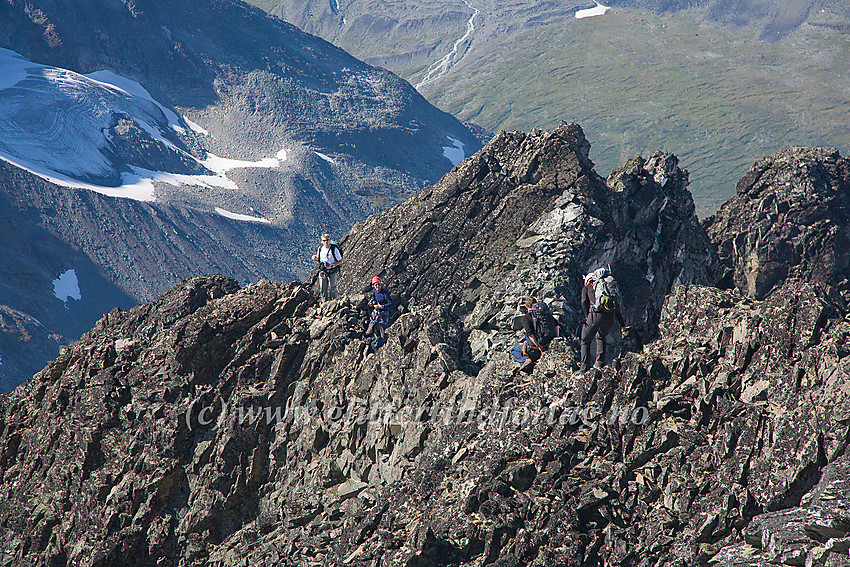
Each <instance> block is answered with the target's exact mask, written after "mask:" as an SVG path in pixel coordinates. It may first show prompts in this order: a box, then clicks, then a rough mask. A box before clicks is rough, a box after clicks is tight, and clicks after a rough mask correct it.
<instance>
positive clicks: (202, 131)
mask: <svg viewBox="0 0 850 567" xmlns="http://www.w3.org/2000/svg"><path fill="white" fill-rule="evenodd" d="M183 121H184V122H185V123H186V125H187V126H188V127H189V128H191V129H192V132H195V133H196V134H201V135H202V136H209V135H210V133H209V132H207V131H206V129H205V128H204V127H203V126H201V125H199V124H197V123H195V122H192V121H191V120H189V119H188V118H186V117H185V116H184V117H183Z"/></svg>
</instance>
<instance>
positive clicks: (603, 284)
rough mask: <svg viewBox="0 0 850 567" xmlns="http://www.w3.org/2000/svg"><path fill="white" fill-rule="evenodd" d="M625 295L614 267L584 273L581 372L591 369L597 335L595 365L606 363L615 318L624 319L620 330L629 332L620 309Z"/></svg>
mask: <svg viewBox="0 0 850 567" xmlns="http://www.w3.org/2000/svg"><path fill="white" fill-rule="evenodd" d="M621 306H622V298H621V295H620V288H619V286H618V285H617V281H616V280H615V279H614V276H612V275H611V269H610V267H605V268H599V269H597V270H594V271H592V272H590V273H589V274H587V275H586V276H585V277H584V287H583V288H582V289H581V310H582V311H583V312H584V324H583V325H582V327H581V367H580V368H579V371H580V372H586V371H588V370H590V341H591V340H593V337H594V336H595V337H596V364H594V367H595V368H602V367H603V366H605V337H606V336H607V335H608V333H609V332H610V331H611V329H612V328H613V327H614V322H615V319H616V320H617V321H619V323H620V331H621V332H623V333H625V332H626V329H627V328H628V327H626V322H625V321H624V320H623V314H622V313H621V311H620V308H621Z"/></svg>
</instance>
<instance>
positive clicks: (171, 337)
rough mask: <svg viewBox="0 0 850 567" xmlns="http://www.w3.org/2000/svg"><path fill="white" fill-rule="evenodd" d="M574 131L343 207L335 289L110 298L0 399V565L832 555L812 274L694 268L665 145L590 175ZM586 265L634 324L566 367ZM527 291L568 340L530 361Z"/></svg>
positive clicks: (812, 559)
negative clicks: (590, 358)
mask: <svg viewBox="0 0 850 567" xmlns="http://www.w3.org/2000/svg"><path fill="white" fill-rule="evenodd" d="M587 149H588V144H587V141H586V140H585V138H584V135H583V134H582V132H581V129H580V128H579V127H578V126H576V125H574V124H564V125H562V126H561V127H559V128H558V129H556V130H554V131H552V132H540V131H536V132H532V133H529V134H522V133H516V132H515V133H505V134H501V135H499V136H498V137H497V138H496V139H495V140H493V141H492V142H491V143H490V144H488V145H487V146H486V147H485V148H484V149H482V150H481V152H479V153H478V154H477V155H476V156H475V157H473V158H471V159H469V160H467V161H466V162H464V163H463V164H461V165H460V166H458V167H457V168H455V169H454V170H453V171H452V172H451V173H449V174H448V175H447V176H446V177H445V178H444V179H443V180H442V181H440V182H439V183H437V184H435V185H434V186H432V187H430V188H427V189H426V190H425V191H423V192H422V193H420V194H418V195H416V196H414V197H412V198H411V199H410V200H409V201H407V202H406V203H403V204H401V205H398V206H397V207H394V208H392V209H389V210H387V211H385V212H384V213H381V214H379V215H376V216H374V217H371V218H370V219H368V220H366V221H364V222H363V223H360V224H358V225H356V226H355V227H354V229H353V230H352V232H351V233H350V234H349V236H348V237H347V238H346V239H344V240H343V241H342V242H341V245H342V246H343V248H344V250H345V253H346V260H345V262H344V266H345V268H344V270H343V272H342V273H341V276H340V278H341V283H340V286H341V290H342V291H343V294H342V296H341V297H340V299H338V300H334V301H330V302H327V303H325V304H319V302H318V299H317V297H316V295H315V294H314V293H313V291H312V290H311V289H310V288H309V286H305V285H302V284H299V283H293V284H288V285H286V284H278V283H274V282H269V281H260V282H257V283H253V284H250V285H247V286H245V287H243V288H239V286H238V285H237V284H236V282H235V281H234V280H232V279H229V278H225V277H221V276H216V277H198V278H192V279H188V280H185V281H183V282H181V283H180V284H179V285H177V286H175V287H173V288H172V289H171V290H169V291H168V292H166V293H165V294H164V295H163V296H161V297H160V298H159V299H158V300H156V301H155V302H153V303H151V304H146V305H139V306H137V307H134V308H132V309H130V310H129V311H120V310H115V311H113V312H110V313H109V314H108V315H106V316H105V317H104V318H103V319H102V320H101V321H100V322H99V323H98V324H97V325H96V326H95V327H94V328H93V329H92V330H91V331H89V332H88V333H87V334H86V335H84V336H83V338H82V339H81V340H80V341H79V342H78V343H76V344H74V345H72V346H70V347H68V348H66V349H64V350H63V352H62V354H61V355H60V356H59V358H58V359H57V360H56V361H54V362H53V363H51V364H50V365H49V366H48V367H47V368H45V369H44V370H43V371H42V372H41V373H39V374H38V375H37V376H35V377H34V378H33V379H32V380H30V381H29V382H27V383H25V384H24V385H22V386H21V387H20V388H18V389H17V390H15V391H14V392H12V393H11V394H9V395H5V396H3V397H0V471H2V472H0V511H2V515H0V525H2V530H0V549H3V550H4V553H5V556H3V559H2V561H5V562H6V563H5V564H10V565H11V564H14V565H47V564H50V565H75V566H76V565H82V566H111V565H151V566H153V565H174V566H176V565H199V566H200V565H220V566H236V565H245V564H248V565H341V564H346V565H363V566H367V565H398V566H402V565H403V566H419V565H463V566H472V565H501V566H520V565H529V566H530V565H534V566H544V565H545V566H552V565H563V566H567V565H569V566H574V565H600V564H622V565H703V564H707V563H709V562H711V561H713V562H714V563H716V564H720V565H744V564H747V565H752V564H757V565H768V564H771V563H785V564H813V565H815V564H829V565H833V564H835V565H838V564H843V563H842V562H846V561H847V549H848V546H847V545H846V543H845V542H846V539H847V535H848V529H850V528H848V525H847V523H846V521H845V520H844V516H843V515H842V514H843V512H842V510H844V509H845V508H846V507H847V503H848V499H847V498H848V497H847V491H846V487H845V484H846V482H844V480H843V478H844V476H846V474H844V473H845V471H846V470H847V467H848V465H847V458H846V457H845V456H844V455H845V450H846V447H847V441H848V439H850V435H848V434H850V428H848V420H847V416H848V415H850V398H848V397H847V395H846V394H845V393H844V392H845V390H846V387H847V380H848V372H847V371H848V366H847V361H848V360H850V359H848V358H847V354H848V353H850V338H848V337H850V323H848V322H847V320H846V319H845V316H846V315H847V311H846V309H845V308H844V307H843V304H842V303H841V302H840V301H838V300H837V299H836V293H835V292H834V291H835V290H834V289H833V288H832V287H831V285H832V284H829V283H824V282H823V281H821V280H818V279H817V278H816V277H814V276H813V275H812V274H813V273H812V272H809V271H806V270H800V271H798V272H795V274H796V275H795V277H793V278H790V277H789V278H788V279H786V280H785V282H784V283H783V284H782V285H779V286H776V287H774V289H773V290H772V291H770V292H769V293H767V294H766V295H765V296H764V298H763V299H760V298H755V297H751V296H748V295H746V294H744V293H741V290H739V289H738V288H736V287H730V288H729V289H720V288H718V287H714V286H712V285H711V284H712V282H714V279H715V277H716V275H717V273H718V272H722V271H723V269H724V268H723V265H721V264H719V263H718V262H719V261H718V260H717V254H716V252H715V249H716V248H715V247H716V246H720V247H721V260H720V262H722V261H725V260H724V258H725V257H726V256H724V252H723V249H722V243H723V242H726V241H727V240H728V239H729V238H731V237H732V235H731V234H729V233H726V232H724V231H723V230H720V229H717V227H719V226H720V225H719V224H713V225H711V226H713V227H715V229H717V230H713V231H712V232H711V235H712V238H713V240H710V239H709V237H708V235H707V234H706V233H705V231H704V230H703V228H702V227H701V226H700V224H699V222H698V221H697V219H696V217H695V216H694V211H693V202H692V200H691V198H690V194H689V193H688V191H687V188H686V186H687V172H685V171H683V170H681V169H680V168H679V167H678V163H677V159H676V158H675V156H673V155H670V154H663V153H658V154H654V155H652V156H650V157H649V158H646V159H644V158H635V159H633V160H630V161H629V162H628V163H627V164H626V165H625V166H623V167H622V168H620V169H618V170H616V171H614V172H613V173H612V174H611V175H610V176H609V177H608V179H607V181H606V180H603V179H602V178H601V177H599V176H598V175H597V174H596V173H595V172H594V171H593V168H592V164H591V163H590V161H589V160H588V152H587ZM818 152H820V150H812V151H809V150H805V151H804V150H796V151H795V152H794V153H792V154H789V155H788V159H792V160H793V159H800V160H802V162H803V163H810V164H811V165H812V167H809V168H795V169H794V171H795V172H796V173H795V177H794V180H795V182H799V183H800V184H802V185H805V184H806V183H807V180H808V182H810V183H812V184H816V182H817V179H819V177H818V172H819V171H822V168H824V167H826V168H828V167H829V165H830V163H838V162H839V161H840V158H838V156H837V155H836V156H835V159H836V160H838V161H830V158H829V157H828V156H829V155H832V154H828V153H827V154H819V155H821V157H814V158H812V160H813V161H808V162H807V161H806V160H807V159H809V158H807V157H806V156H807V155H810V156H817V155H818ZM815 166H816V167H815ZM762 178H763V179H765V180H768V179H769V177H764V176H762ZM779 189H781V188H779V187H773V188H771V187H768V186H764V187H763V188H762V189H761V192H762V193H764V194H765V195H768V194H770V193H771V192H773V191H775V190H779ZM800 195H801V197H800V199H801V200H804V199H805V198H811V199H817V198H819V197H818V196H817V195H816V194H815V193H812V192H808V193H802V192H801V193H800ZM806 196H808V197H806ZM798 204H799V206H800V207H804V204H803V203H802V202H799V203H798ZM761 206H762V202H761V201H760V200H759V199H757V198H753V199H751V200H749V201H741V203H740V208H739V209H738V213H737V215H738V216H740V217H741V218H746V215H750V214H755V213H754V211H758V210H759V207H761ZM822 222H823V224H822V228H823V229H824V230H826V231H828V230H840V227H837V226H835V227H833V228H832V229H830V228H829V225H830V224H831V223H832V222H833V221H832V220H831V217H830V216H829V215H826V216H824V217H823V220H822ZM763 238H764V236H763ZM763 244H765V245H767V243H763ZM599 263H605V264H611V268H612V270H613V271H614V273H615V274H616V275H617V276H618V278H619V279H620V280H621V287H622V291H623V296H624V301H625V303H626V305H627V307H628V309H627V313H626V316H627V318H628V319H629V322H630V323H632V324H634V325H635V326H637V327H638V328H639V331H640V335H641V341H631V342H629V341H624V345H623V346H624V347H628V348H623V349H621V350H620V352H619V355H618V357H617V359H616V360H615V361H614V362H613V363H612V364H611V365H610V366H607V367H604V368H602V369H599V370H592V371H590V372H588V373H585V374H578V373H576V372H575V369H576V352H575V347H576V344H575V342H574V340H573V338H572V333H573V329H572V328H571V326H572V325H573V324H575V323H576V322H577V320H578V316H577V315H576V314H575V312H576V310H577V309H578V305H577V299H576V294H577V291H578V286H579V285H580V281H581V275H582V274H583V273H584V272H585V271H586V270H587V269H589V268H593V267H596V266H597V264H599ZM374 274H380V275H381V277H382V278H383V280H384V281H385V282H386V284H387V286H388V287H389V289H390V290H391V291H392V292H393V294H394V296H395V297H396V298H397V299H398V300H399V302H400V303H401V304H402V307H403V309H400V313H398V314H397V315H396V316H395V317H394V318H393V322H392V324H391V326H390V327H389V335H388V340H387V343H386V345H385V346H383V347H382V348H380V349H379V350H377V352H373V351H372V349H371V348H370V347H369V346H368V345H366V344H365V343H363V342H362V341H360V340H358V339H359V335H360V331H361V330H362V323H363V319H364V316H365V312H364V311H363V308H364V307H365V297H364V296H363V295H362V294H361V293H360V292H361V291H362V288H363V287H365V286H367V285H368V283H369V279H370V278H371V276H373V275H374ZM529 293H535V294H537V295H538V297H539V298H540V299H543V300H546V301H549V302H550V304H551V305H553V306H554V307H553V310H554V309H555V308H557V311H558V313H559V315H560V316H561V317H562V321H563V322H564V327H565V335H566V336H562V337H559V338H556V339H555V340H554V341H553V343H552V345H551V347H550V348H549V350H548V351H547V352H546V354H545V355H544V356H543V358H542V359H541V360H540V361H539V362H538V363H537V364H536V366H535V367H534V368H533V370H532V371H531V372H530V373H529V374H528V375H525V374H519V373H517V372H516V368H517V364H516V363H515V362H514V361H513V360H512V359H510V357H509V355H508V354H507V352H506V351H505V348H506V347H507V346H509V345H511V344H515V343H516V342H518V341H519V339H520V334H519V333H518V332H517V331H515V330H514V329H513V325H512V323H513V319H514V317H515V316H516V315H517V314H518V313H519V312H518V309H517V307H518V304H519V302H520V301H521V299H522V298H523V296H524V295H526V294H529ZM641 342H644V343H645V344H640V343H641ZM629 351H634V352H629Z"/></svg>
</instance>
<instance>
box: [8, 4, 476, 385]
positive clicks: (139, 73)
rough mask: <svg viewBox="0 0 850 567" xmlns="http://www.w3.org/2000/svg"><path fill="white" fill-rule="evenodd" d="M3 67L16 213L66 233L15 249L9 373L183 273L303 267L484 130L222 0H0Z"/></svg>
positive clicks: (243, 275) (280, 273)
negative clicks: (69, 291)
mask: <svg viewBox="0 0 850 567" xmlns="http://www.w3.org/2000/svg"><path fill="white" fill-rule="evenodd" d="M0 71H2V74H0V77H2V78H0V132H2V134H0V159H2V160H3V163H2V165H3V167H2V171H0V187H2V191H3V193H4V194H5V195H6V196H7V198H8V199H9V200H10V202H11V203H12V207H11V208H10V209H9V210H8V211H7V213H8V215H9V216H8V217H7V219H8V221H9V223H10V224H9V225H8V227H7V228H4V231H9V230H11V227H12V226H16V227H19V230H20V231H22V232H23V233H29V232H31V231H36V232H37V231H46V233H45V234H44V238H45V241H46V242H54V243H55V246H53V247H38V246H31V245H28V244H27V243H26V241H25V240H23V239H19V238H13V239H12V240H13V241H14V242H12V243H11V244H13V245H11V246H10V247H9V248H7V249H5V250H4V255H5V256H6V261H7V262H8V263H9V264H10V265H15V266H17V267H16V268H15V271H14V272H9V273H15V274H16V275H15V276H14V277H13V276H9V277H8V278H7V280H6V281H5V282H4V285H3V286H2V289H3V290H4V295H3V296H0V305H3V306H4V307H3V309H5V310H6V312H7V313H14V314H15V315H14V317H13V318H12V319H10V320H9V321H14V322H4V324H3V330H4V333H7V335H5V336H4V341H5V343H4V345H3V352H2V353H0V356H2V357H3V359H2V362H0V383H2V386H1V387H2V388H4V389H8V388H10V387H12V386H14V385H16V384H18V383H20V382H21V381H23V380H24V379H26V378H28V377H29V376H30V375H31V374H32V372H34V371H37V370H38V369H39V368H41V367H42V365H43V364H44V363H46V362H47V361H48V360H50V359H52V358H54V357H55V356H56V353H57V350H56V348H57V347H56V345H57V344H61V343H63V342H67V340H72V339H75V338H76V337H77V336H79V333H80V332H82V330H84V329H86V328H89V327H90V325H91V324H93V322H94V321H96V320H97V319H98V318H99V317H100V316H101V315H102V314H103V313H104V312H105V311H106V310H108V309H110V308H111V307H114V306H121V307H123V308H127V307H129V306H130V305H132V304H135V303H137V302H139V301H149V300H151V299H153V298H154V297H156V296H158V295H159V294H160V293H162V291H163V290H165V289H166V288H167V287H169V286H171V285H173V284H174V283H175V282H176V281H179V280H180V279H182V278H185V277H188V276H189V275H193V274H197V273H223V274H227V275H230V276H233V277H235V278H238V279H239V280H240V281H243V282H247V281H255V280H257V279H260V278H262V277H269V278H274V279H294V277H295V274H298V273H304V272H306V271H307V270H308V269H309V267H310V263H309V262H310V261H309V258H310V256H311V253H312V250H313V247H314V246H316V245H317V242H318V238H317V237H318V235H319V234H321V233H322V232H326V231H327V232H332V233H335V234H341V233H344V232H345V231H346V230H347V229H348V228H349V227H350V226H351V224H352V223H353V222H355V221H356V220H359V219H362V218H364V217H365V216H366V215H367V214H369V213H371V212H374V211H376V210H379V209H381V208H383V207H385V206H388V205H390V204H393V203H395V202H398V201H399V200H401V199H402V198H404V197H405V196H406V195H409V194H410V193H411V192H413V191H415V190H418V189H420V188H421V187H423V186H424V185H425V184H426V183H429V182H433V181H435V180H437V179H439V177H440V176H441V175H442V174H443V173H445V172H446V171H448V170H449V169H450V168H451V167H452V166H453V165H454V164H455V163H457V162H459V161H460V160H461V159H463V157H465V155H468V154H469V153H471V152H473V151H475V150H476V149H477V148H478V147H480V143H479V141H478V140H477V138H475V136H473V134H472V133H471V132H470V131H469V129H467V128H466V127H465V126H463V125H462V124H460V123H459V122H458V121H457V120H456V119H454V118H453V117H451V116H450V115H448V114H446V113H444V112H441V111H439V110H437V109H436V108H434V107H433V106H431V105H430V104H429V103H428V102H427V101H425V99H424V98H422V97H421V96H420V95H419V94H418V93H417V92H416V91H415V90H414V89H413V88H411V87H410V85H408V84H407V83H406V82H404V81H402V80H400V79H399V78H397V77H396V76H394V75H393V74H391V73H389V72H387V71H384V70H381V69H376V68H374V67H370V66H368V65H366V64H364V63H362V62H360V61H358V60H356V59H354V58H353V57H351V56H350V55H348V54H347V53H345V52H344V51H342V50H340V49H338V48H336V47H334V46H332V45H330V44H328V43H327V42H325V41H323V40H321V39H319V38H316V37H313V36H309V35H307V34H305V33H303V32H301V31H299V30H298V29H297V28H295V27H293V26H291V25H289V24H286V23H284V22H281V21H280V20H278V19H275V18H271V17H269V16H267V15H266V14H264V13H263V12H261V11H259V10H257V9H254V8H251V7H249V6H247V5H244V4H241V3H238V2H231V1H228V0H198V1H193V2H189V3H162V2H153V1H150V2H145V1H142V2H126V3H122V2H106V1H100V0H91V1H85V2H79V3H75V5H74V6H73V7H71V6H66V5H64V4H61V3H55V2H50V1H47V0H45V1H43V2H20V1H17V0H12V1H9V2H3V3H2V4H0ZM95 193H101V194H102V195H106V196H107V197H126V198H127V199H117V200H111V199H109V198H101V196H100V195H96V194H95ZM15 215H19V217H20V218H18V219H17V222H12V218H13V217H14V216H15ZM23 219H27V220H31V221H33V222H35V223H36V227H33V228H32V229H24V228H20V227H21V226H22V225H21V222H22V221H23ZM59 251H67V253H61V254H60V253H59ZM71 251H73V252H71ZM83 266H88V267H87V268H83ZM71 270H74V271H73V272H72V271H71ZM65 274H67V276H66V275H65ZM74 275H76V276H77V278H78V279H77V281H76V284H77V286H78V288H79V289H78V290H77V289H74V294H73V295H71V296H70V298H69V296H68V295H62V293H59V294H54V293H53V290H52V287H53V284H52V282H53V281H54V280H56V281H58V282H59V284H58V285H60V287H61V286H62V285H65V282H66V280H63V279H62V277H66V278H72V276H74ZM67 282H68V285H71V284H72V283H73V282H72V281H71V279H68V280H67ZM113 300H114V301H113ZM9 316H10V317H11V315H9ZM25 321H26V323H25ZM22 328H26V329H28V330H27V331H26V332H24V331H21V330H20V329H22ZM35 336H38V337H39V338H38V339H37V340H36V339H32V340H31V337H35ZM6 339H8V340H6Z"/></svg>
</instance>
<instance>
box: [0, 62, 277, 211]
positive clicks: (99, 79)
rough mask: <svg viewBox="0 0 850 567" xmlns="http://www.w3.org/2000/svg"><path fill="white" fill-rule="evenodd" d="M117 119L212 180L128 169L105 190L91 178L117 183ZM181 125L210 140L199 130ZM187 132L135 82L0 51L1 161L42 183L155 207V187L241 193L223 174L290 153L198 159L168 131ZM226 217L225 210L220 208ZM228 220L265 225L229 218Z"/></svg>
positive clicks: (192, 124) (260, 165) (268, 162)
mask: <svg viewBox="0 0 850 567" xmlns="http://www.w3.org/2000/svg"><path fill="white" fill-rule="evenodd" d="M115 115H123V116H129V117H130V118H132V119H133V121H134V122H135V123H136V124H138V125H139V127H141V128H142V129H143V130H144V131H145V132H147V133H148V134H149V135H150V136H151V138H153V139H154V140H156V141H158V142H160V143H162V144H163V145H165V146H166V147H167V148H169V150H171V151H173V152H175V153H180V154H181V155H183V156H187V157H190V158H191V159H195V161H198V163H200V164H201V165H203V166H204V167H206V168H207V169H209V170H211V171H213V172H215V175H187V174H180V173H174V172H169V171H154V170H149V169H145V168H140V167H132V166H131V167H130V169H131V171H130V172H126V171H122V172H120V180H121V182H120V184H119V185H117V186H114V187H113V186H107V185H102V184H98V183H96V182H93V181H92V180H93V179H97V178H104V177H111V176H114V174H115V173H116V172H115V169H114V164H113V163H112V162H111V161H110V159H109V157H108V153H109V149H110V145H111V140H110V136H109V128H110V125H111V123H112V121H113V120H114V117H115ZM183 123H184V124H186V125H187V126H188V127H189V129H190V130H192V131H193V132H195V133H197V134H201V135H204V136H208V135H209V132H207V130H206V129H205V128H203V127H202V126H201V125H199V124H196V123H195V122H192V121H190V120H188V119H186V118H183ZM172 130H173V131H175V132H178V133H180V134H185V133H186V128H184V127H183V126H181V119H180V117H179V116H178V115H177V114H176V113H175V112H174V111H172V110H170V109H168V108H167V107H165V106H164V105H162V104H160V103H159V102H158V101H156V100H155V99H154V98H153V97H152V96H151V94H150V93H149V92H148V91H147V90H146V89H145V88H144V87H143V86H142V85H140V84H139V83H137V82H136V81H133V80H131V79H128V78H126V77H122V76H120V75H118V74H116V73H114V72H112V71H106V70H104V71H97V72H94V73H90V74H88V75H80V74H78V73H74V72H73V71H68V70H65V69H58V68H54V67H48V66H45V65H40V64H38V63H33V62H32V61H29V60H27V59H25V58H24V57H22V56H21V55H19V54H17V53H15V52H14V51H10V50H7V49H0V132H2V134H0V159H3V160H5V161H7V162H9V163H11V164H12V165H15V166H17V167H19V168H21V169H25V170H27V171H29V172H31V173H33V174H35V175H37V176H39V177H41V178H42V179H45V180H46V181H49V182H51V183H54V184H56V185H61V186H64V187H69V188H78V189H88V190H91V191H95V192H97V193H100V194H103V195H107V196H110V197H124V198H129V199H134V200H138V201H154V200H155V189H154V182H160V183H167V184H170V185H174V186H180V185H190V186H199V187H217V188H224V189H238V186H237V185H236V183H235V182H233V181H231V180H230V179H228V178H227V176H226V173H227V172H228V171H230V170H232V169H238V168H276V167H279V166H280V165H281V163H282V162H283V161H285V160H286V157H287V150H286V149H282V150H280V151H279V152H278V153H277V154H276V155H275V157H270V158H265V159H262V160H259V161H246V160H237V159H231V158H226V157H220V156H217V155H214V154H212V153H207V156H206V158H205V159H203V160H198V159H196V158H194V157H193V156H191V155H189V154H187V153H186V152H185V151H183V150H182V149H181V148H179V147H178V146H177V145H175V143H174V142H173V141H171V140H170V139H169V137H171V136H173V135H172V134H171V133H170V131H172ZM222 210H225V211H226V209H222ZM230 215H231V216H230V217H229V218H236V219H238V220H249V221H252V222H268V221H267V220H266V219H258V217H250V216H248V215H238V214H236V213H230Z"/></svg>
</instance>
